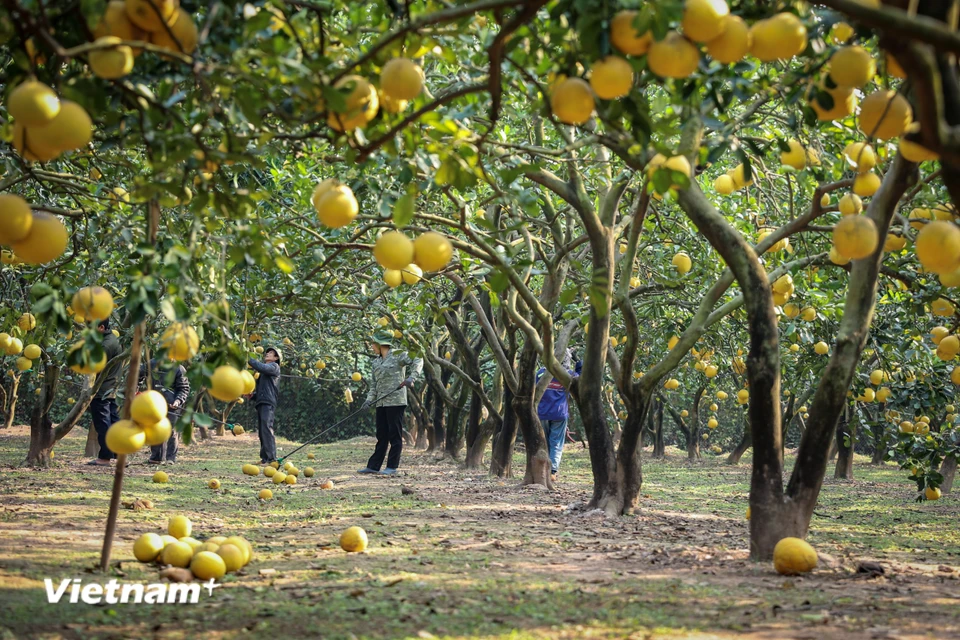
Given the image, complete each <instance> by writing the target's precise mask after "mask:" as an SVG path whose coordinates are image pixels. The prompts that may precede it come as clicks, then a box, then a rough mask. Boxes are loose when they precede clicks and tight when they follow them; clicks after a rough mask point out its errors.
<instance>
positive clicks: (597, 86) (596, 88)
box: [590, 56, 633, 100]
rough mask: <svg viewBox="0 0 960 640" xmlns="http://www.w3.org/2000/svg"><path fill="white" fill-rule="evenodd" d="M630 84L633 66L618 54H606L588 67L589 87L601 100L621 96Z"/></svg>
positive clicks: (628, 88)
mask: <svg viewBox="0 0 960 640" xmlns="http://www.w3.org/2000/svg"><path fill="white" fill-rule="evenodd" d="M632 86H633V67H631V66H630V63H629V62H627V61H626V60H625V59H623V58H621V57H620V56H607V57H606V58H603V59H602V60H597V61H596V62H594V63H593V66H592V67H591V68H590V87H591V88H592V89H593V92H594V93H596V94H597V96H598V97H599V98H602V99H603V100H616V99H617V98H622V97H623V96H625V95H627V94H628V93H630V88H631V87H632Z"/></svg>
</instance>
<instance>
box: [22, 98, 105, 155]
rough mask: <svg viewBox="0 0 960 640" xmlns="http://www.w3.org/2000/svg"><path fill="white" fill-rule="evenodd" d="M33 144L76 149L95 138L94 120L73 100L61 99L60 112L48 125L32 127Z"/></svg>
mask: <svg viewBox="0 0 960 640" xmlns="http://www.w3.org/2000/svg"><path fill="white" fill-rule="evenodd" d="M30 136H31V137H30V140H31V145H33V144H39V145H41V146H43V147H44V148H48V149H57V150H58V151H74V150H76V149H80V148H82V147H85V146H87V144H88V143H89V142H90V140H92V139H93V121H92V120H90V116H89V114H87V111H86V110H85V109H84V108H83V107H81V106H80V105H79V104H77V103H76V102H73V101H71V100H61V101H60V112H59V113H58V114H57V116H56V117H55V118H54V119H53V120H52V121H51V122H50V123H49V124H47V125H45V126H42V127H35V128H31V129H30Z"/></svg>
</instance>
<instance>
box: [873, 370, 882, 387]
mask: <svg viewBox="0 0 960 640" xmlns="http://www.w3.org/2000/svg"><path fill="white" fill-rule="evenodd" d="M883 378H884V372H883V370H882V369H874V370H873V371H871V372H870V384H872V385H874V386H877V385H879V384H882V383H883Z"/></svg>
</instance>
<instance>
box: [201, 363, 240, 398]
mask: <svg viewBox="0 0 960 640" xmlns="http://www.w3.org/2000/svg"><path fill="white" fill-rule="evenodd" d="M245 386H246V385H244V382H243V376H241V375H240V371H239V370H237V369H235V368H233V367H231V366H229V365H223V366H220V367H217V368H216V369H214V371H213V375H212V376H210V390H209V391H210V395H211V396H213V397H214V398H216V399H217V400H222V401H223V402H233V401H234V400H236V399H237V398H239V397H240V396H241V395H243V390H244V388H245Z"/></svg>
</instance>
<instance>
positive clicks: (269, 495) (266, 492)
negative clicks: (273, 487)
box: [259, 489, 273, 500]
mask: <svg viewBox="0 0 960 640" xmlns="http://www.w3.org/2000/svg"><path fill="white" fill-rule="evenodd" d="M259 498H260V499H261V500H272V499H273V491H270V489H261V490H260V494H259Z"/></svg>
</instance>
